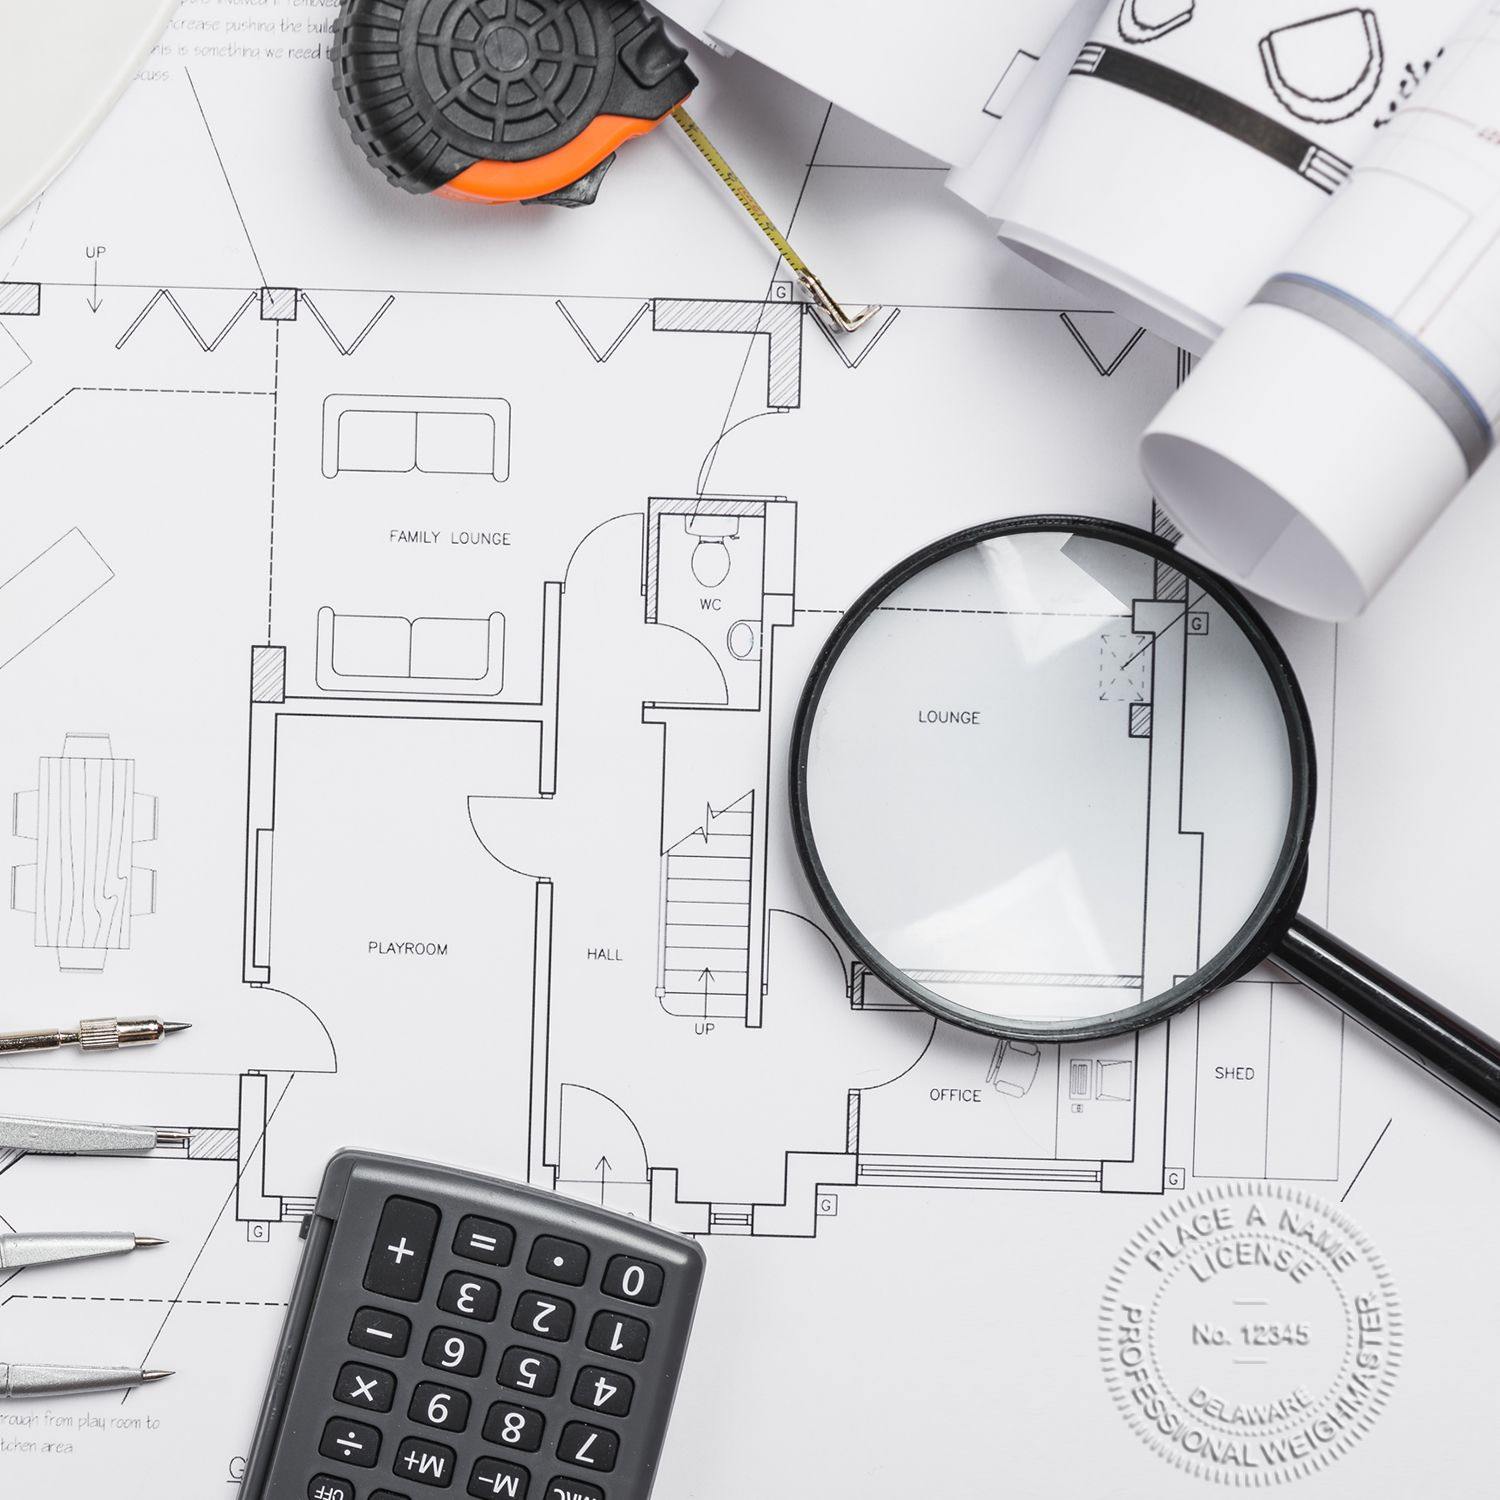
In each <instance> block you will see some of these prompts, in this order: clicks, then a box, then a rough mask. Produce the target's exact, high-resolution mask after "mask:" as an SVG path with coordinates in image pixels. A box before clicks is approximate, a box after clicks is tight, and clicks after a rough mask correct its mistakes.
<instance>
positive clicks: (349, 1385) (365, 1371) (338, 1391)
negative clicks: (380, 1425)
mask: <svg viewBox="0 0 1500 1500" xmlns="http://www.w3.org/2000/svg"><path fill="white" fill-rule="evenodd" d="M333 1399H334V1400H335V1401H342V1402H343V1403H344V1405H345V1406H358V1407H360V1408H362V1409H363V1410H365V1411H389V1410H390V1409H391V1403H392V1402H393V1401H394V1400H395V1399H396V1377H395V1376H394V1375H392V1374H391V1372H390V1371H389V1370H377V1369H376V1368H375V1366H374V1365H356V1364H347V1365H345V1366H344V1368H343V1369H342V1370H340V1371H339V1378H338V1379H337V1380H336V1381H335V1382H334V1386H333Z"/></svg>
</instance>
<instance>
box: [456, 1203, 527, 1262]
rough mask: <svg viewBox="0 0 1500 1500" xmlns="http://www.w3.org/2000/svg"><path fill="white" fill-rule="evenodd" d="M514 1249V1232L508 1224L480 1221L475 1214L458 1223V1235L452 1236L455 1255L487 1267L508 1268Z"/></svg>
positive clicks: (486, 1220) (491, 1220) (490, 1220)
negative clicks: (479, 1262)
mask: <svg viewBox="0 0 1500 1500" xmlns="http://www.w3.org/2000/svg"><path fill="white" fill-rule="evenodd" d="M515 1248H516V1232H515V1230H514V1229H512V1228H511V1227H510V1225H509V1224H501V1223H500V1222H499V1221H498V1220H495V1219H481V1218H479V1217H478V1216H477V1215H475V1214H470V1215H469V1216H468V1217H467V1218H466V1219H463V1220H462V1221H460V1223H459V1226H458V1233H457V1234H456V1235H454V1236H453V1253H454V1254H455V1255H458V1256H461V1257H462V1258H463V1259H464V1260H477V1261H481V1262H482V1263H483V1264H485V1265H487V1266H508V1265H509V1264H510V1258H511V1255H512V1254H513V1253H514V1251H515Z"/></svg>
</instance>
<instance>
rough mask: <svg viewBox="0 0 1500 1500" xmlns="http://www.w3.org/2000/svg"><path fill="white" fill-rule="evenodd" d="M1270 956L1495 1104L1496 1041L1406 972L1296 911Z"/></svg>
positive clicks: (1486, 1105)
mask: <svg viewBox="0 0 1500 1500" xmlns="http://www.w3.org/2000/svg"><path fill="white" fill-rule="evenodd" d="M1272 957H1273V959H1274V961H1275V962H1276V963H1277V964H1279V965H1280V966H1281V967H1282V968H1283V969H1285V970H1286V971H1287V972H1288V973H1289V974H1293V975H1295V976H1296V977H1297V978H1298V979H1300V980H1301V981H1302V982H1303V983H1304V984H1305V985H1307V986H1308V987H1309V988H1310V989H1313V990H1316V991H1317V992H1318V994H1320V995H1322V996H1323V997H1324V998H1325V999H1327V1000H1331V1001H1333V1003H1334V1004H1335V1005H1337V1006H1339V1007H1340V1008H1341V1009H1342V1010H1346V1011H1348V1012H1349V1013H1350V1014H1351V1015H1353V1016H1355V1017H1357V1018H1358V1019H1359V1020H1361V1021H1365V1022H1368V1023H1369V1024H1370V1025H1371V1026H1373V1027H1374V1028H1375V1029H1376V1030H1377V1031H1380V1032H1383V1033H1384V1034H1385V1035H1386V1036H1387V1037H1389V1038H1390V1039H1391V1040H1392V1041H1394V1042H1396V1043H1397V1044H1398V1045H1400V1046H1401V1047H1403V1048H1406V1049H1408V1050H1410V1051H1411V1052H1414V1053H1416V1055H1417V1056H1418V1057H1419V1058H1422V1059H1423V1060H1425V1061H1426V1062H1429V1063H1431V1064H1432V1066H1433V1067H1434V1068H1435V1069H1437V1071H1438V1072H1440V1073H1442V1074H1443V1075H1445V1080H1446V1081H1450V1082H1452V1083H1454V1084H1455V1085H1457V1086H1458V1088H1459V1089H1460V1090H1461V1091H1462V1092H1463V1093H1465V1094H1467V1095H1468V1096H1469V1097H1470V1098H1471V1099H1473V1100H1474V1101H1475V1102H1477V1103H1478V1104H1479V1105H1480V1107H1481V1108H1483V1109H1484V1110H1486V1111H1487V1112H1488V1113H1490V1114H1496V1113H1497V1112H1500V1042H1497V1041H1496V1040H1495V1039H1494V1038H1493V1037H1491V1036H1486V1035H1485V1033H1484V1032H1482V1031H1480V1030H1479V1028H1478V1027H1476V1026H1473V1025H1471V1024H1470V1023H1469V1022H1468V1021H1466V1020H1464V1018H1463V1017H1462V1016H1458V1015H1455V1014H1454V1013H1453V1012H1452V1011H1451V1010H1449V1009H1448V1008H1447V1007H1446V1006H1444V1005H1439V1004H1438V1002H1437V1001H1436V1000H1433V999H1432V998H1431V997H1430V996H1427V995H1424V994H1423V993H1422V992H1421V991H1420V990H1416V989H1413V988H1412V987H1411V985H1409V984H1407V983H1406V981H1405V980H1402V979H1398V978H1397V977H1396V976H1395V975H1394V974H1392V973H1390V972H1389V970H1386V969H1382V968H1381V967H1380V965H1379V964H1377V963H1375V962H1374V961H1373V960H1371V959H1368V958H1366V957H1365V956H1364V954H1363V953H1359V952H1357V951H1356V950H1355V949H1353V948H1351V947H1349V946H1348V944H1347V943H1342V942H1340V941H1339V940H1338V938H1336V937H1334V936H1333V934H1332V933H1330V932H1325V931H1324V929H1323V928H1321V927H1319V926H1318V925H1317V924H1316V923H1315V922H1309V921H1308V920H1307V919H1306V918H1305V917H1297V918H1296V919H1295V920H1294V921H1293V922H1292V925H1291V927H1290V929H1289V930H1288V932H1287V935H1286V936H1285V937H1284V938H1283V939H1282V940H1281V942H1280V943H1279V944H1278V945H1277V947H1276V950H1275V952H1274V953H1273V955H1272Z"/></svg>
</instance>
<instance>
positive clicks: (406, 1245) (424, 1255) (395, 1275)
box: [365, 1198, 438, 1302]
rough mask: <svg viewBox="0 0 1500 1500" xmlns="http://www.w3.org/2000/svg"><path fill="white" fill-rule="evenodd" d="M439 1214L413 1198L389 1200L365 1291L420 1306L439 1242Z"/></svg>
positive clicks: (372, 1248) (366, 1270)
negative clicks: (434, 1252) (434, 1251)
mask: <svg viewBox="0 0 1500 1500" xmlns="http://www.w3.org/2000/svg"><path fill="white" fill-rule="evenodd" d="M437 1230H438V1211H437V1209H435V1208H434V1207H433V1206H432V1204H430V1203H418V1202H417V1201H416V1199H414V1198H388V1199H387V1200H386V1205H385V1208H384V1210H383V1211H382V1212H381V1215H380V1226H379V1228H378V1229H376V1231H375V1243H374V1244H373V1245H371V1247H370V1263H369V1265H368V1266H367V1267H366V1268H365V1290H366V1291H367V1292H375V1293H376V1294H377V1295H379V1296H381V1297H394V1298H396V1300H397V1301H398V1302H420V1301H421V1299H422V1286H423V1284H424V1283H425V1282H426V1280H427V1266H428V1263H429V1262H430V1261H431V1260H432V1249H433V1245H434V1243H435V1242H436V1240H437Z"/></svg>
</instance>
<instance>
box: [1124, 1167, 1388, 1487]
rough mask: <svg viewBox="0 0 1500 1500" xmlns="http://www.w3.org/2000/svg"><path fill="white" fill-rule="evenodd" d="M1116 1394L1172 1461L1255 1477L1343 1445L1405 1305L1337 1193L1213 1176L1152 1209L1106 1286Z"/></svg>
mask: <svg viewBox="0 0 1500 1500" xmlns="http://www.w3.org/2000/svg"><path fill="white" fill-rule="evenodd" d="M1099 1351H1100V1356H1101V1358H1102V1361H1103V1366H1104V1377H1105V1380H1106V1381H1107V1383H1108V1385H1109V1389H1110V1391H1111V1393H1112V1394H1113V1396H1114V1399H1115V1404H1116V1405H1117V1406H1118V1407H1119V1408H1120V1411H1121V1412H1122V1413H1123V1414H1124V1416H1125V1419H1126V1421H1127V1422H1129V1423H1130V1425H1131V1427H1133V1428H1134V1429H1135V1431H1136V1432H1137V1433H1139V1434H1140V1436H1141V1437H1142V1439H1143V1440H1144V1441H1145V1442H1146V1443H1147V1445H1148V1446H1150V1447H1151V1448H1152V1449H1154V1450H1155V1451H1156V1452H1157V1453H1159V1454H1160V1455H1161V1456H1162V1457H1163V1458H1165V1459H1166V1460H1167V1461H1168V1462H1169V1463H1172V1464H1174V1465H1176V1466H1177V1467H1178V1468H1180V1469H1182V1470H1184V1471H1186V1472H1187V1473H1189V1474H1192V1475H1194V1476H1196V1477H1198V1478H1200V1479H1209V1480H1215V1481H1217V1482H1219V1483H1221V1484H1229V1485H1241V1486H1245V1487H1258V1486H1264V1485H1269V1484H1275V1483H1277V1482H1279V1481H1281V1480H1287V1479H1295V1478H1299V1477H1301V1476H1302V1475H1305V1474H1310V1473H1312V1472H1313V1471H1314V1470H1316V1469H1320V1468H1322V1467H1324V1466H1325V1465H1326V1464H1329V1463H1332V1462H1333V1461H1334V1460H1335V1459H1336V1458H1338V1457H1339V1456H1340V1455H1342V1454H1343V1453H1346V1452H1347V1451H1348V1450H1349V1448H1350V1447H1351V1446H1352V1445H1353V1444H1354V1442H1355V1441H1356V1440H1357V1439H1358V1438H1359V1437H1361V1436H1362V1435H1363V1434H1364V1433H1365V1432H1366V1431H1368V1429H1369V1427H1370V1425H1371V1423H1373V1422H1374V1420H1375V1419H1376V1417H1377V1416H1378V1415H1379V1413H1380V1409H1381V1407H1382V1406H1383V1405H1384V1404H1385V1401H1386V1399H1387V1398H1388V1396H1389V1395H1390V1390H1391V1386H1392V1383H1393V1382H1394V1380H1395V1376H1396V1370H1397V1367H1398V1365H1399V1363H1400V1357H1401V1309H1400V1306H1399V1303H1398V1302H1397V1299H1396V1292H1395V1287H1394V1286H1393V1285H1392V1282H1391V1278H1390V1275H1389V1273H1388V1272H1387V1270H1386V1268H1385V1265H1384V1263H1383V1262H1382V1261H1381V1259H1380V1257H1379V1256H1378V1255H1377V1254H1376V1253H1375V1250H1374V1249H1373V1247H1372V1246H1371V1245H1370V1242H1369V1241H1368V1240H1367V1239H1366V1238H1365V1236H1364V1234H1363V1233H1362V1232H1361V1231H1360V1229H1359V1228H1358V1227H1357V1226H1356V1225H1355V1224H1354V1223H1353V1222H1352V1221H1351V1220H1350V1219H1349V1218H1348V1217H1347V1216H1346V1215H1345V1214H1344V1212H1343V1211H1342V1210H1341V1209H1339V1208H1338V1207H1336V1206H1335V1205H1333V1204H1330V1203H1326V1202H1324V1201H1323V1200H1322V1199H1320V1198H1317V1197H1314V1196H1313V1195H1312V1194H1310V1193H1306V1192H1303V1191H1301V1190H1300V1189H1298V1188H1292V1187H1286V1186H1283V1185H1282V1184H1280V1183H1274V1182H1260V1181H1255V1182H1234V1183H1226V1184H1223V1185H1222V1186H1217V1187H1213V1188H1209V1189H1206V1190H1203V1191H1200V1192H1196V1193H1193V1194H1190V1195H1189V1196H1187V1197H1185V1198H1183V1199H1181V1200H1179V1201H1178V1202H1176V1203H1174V1204H1173V1205H1172V1207H1171V1208H1169V1209H1167V1210H1166V1211H1165V1212H1164V1213H1161V1214H1158V1215H1157V1216H1156V1217H1155V1218H1154V1219H1152V1220H1151V1221H1150V1223H1148V1224H1147V1225H1146V1226H1145V1228H1143V1229H1142V1230H1141V1231H1140V1233H1139V1234H1137V1235H1136V1236H1135V1238H1134V1239H1132V1240H1131V1242H1130V1244H1129V1245H1128V1246H1126V1248H1125V1251H1124V1253H1123V1254H1122V1255H1121V1256H1120V1259H1119V1261H1118V1262H1117V1263H1116V1265H1115V1269H1114V1272H1113V1274H1112V1275H1111V1276H1110V1278H1109V1282H1108V1285H1107V1286H1106V1288H1105V1292H1104V1300H1103V1304H1102V1306H1101V1308H1100V1313H1099Z"/></svg>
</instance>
